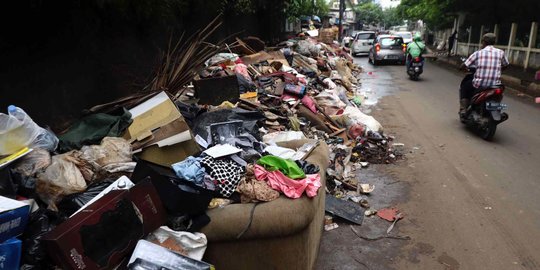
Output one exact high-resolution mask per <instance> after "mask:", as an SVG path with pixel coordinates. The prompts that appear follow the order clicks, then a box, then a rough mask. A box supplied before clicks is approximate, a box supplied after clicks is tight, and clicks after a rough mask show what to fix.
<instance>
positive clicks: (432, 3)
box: [397, 0, 455, 28]
mask: <svg viewBox="0 0 540 270" xmlns="http://www.w3.org/2000/svg"><path fill="white" fill-rule="evenodd" d="M454 4H455V0H402V1H401V3H400V5H399V6H398V7H397V12H398V14H400V15H401V16H402V18H403V19H406V20H413V21H416V20H423V21H424V22H426V23H427V24H428V25H429V26H431V27H432V28H437V27H445V26H448V25H449V24H451V23H452V21H453V20H454V17H453V16H451V14H450V13H451V12H452V11H453V7H454Z"/></svg>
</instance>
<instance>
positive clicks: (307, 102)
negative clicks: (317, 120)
mask: <svg viewBox="0 0 540 270" xmlns="http://www.w3.org/2000/svg"><path fill="white" fill-rule="evenodd" d="M302 104H304V106H306V107H307V108H308V109H309V110H310V111H312V112H313V113H317V106H316V105H315V101H313V99H312V98H311V97H310V96H308V95H305V96H303V97H302Z"/></svg>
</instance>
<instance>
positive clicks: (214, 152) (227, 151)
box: [203, 144, 242, 158]
mask: <svg viewBox="0 0 540 270" xmlns="http://www.w3.org/2000/svg"><path fill="white" fill-rule="evenodd" d="M240 152H242V149H240V148H238V147H234V146H232V145H230V144H218V145H215V146H212V147H210V148H208V149H206V150H205V151H204V152H203V153H205V154H207V155H209V156H211V157H213V158H219V157H224V156H229V155H233V154H236V153H240Z"/></svg>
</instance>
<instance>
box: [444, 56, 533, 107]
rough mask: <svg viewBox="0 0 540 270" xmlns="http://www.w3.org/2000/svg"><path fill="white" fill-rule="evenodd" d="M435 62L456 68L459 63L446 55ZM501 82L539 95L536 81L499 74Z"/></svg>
mask: <svg viewBox="0 0 540 270" xmlns="http://www.w3.org/2000/svg"><path fill="white" fill-rule="evenodd" d="M434 62H435V63H442V64H445V65H442V66H452V67H455V68H458V67H459V66H460V65H461V63H458V61H457V60H455V59H448V58H446V56H441V57H437V58H436V60H435V61H434ZM501 80H502V82H503V83H504V84H505V85H506V86H507V87H510V88H512V89H513V90H515V91H517V92H520V93H523V94H526V95H529V96H532V97H538V96H540V84H539V83H538V82H529V81H525V80H521V79H519V78H516V77H513V76H510V75H505V74H503V75H501Z"/></svg>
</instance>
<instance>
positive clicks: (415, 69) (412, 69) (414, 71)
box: [407, 57, 424, 81]
mask: <svg viewBox="0 0 540 270" xmlns="http://www.w3.org/2000/svg"><path fill="white" fill-rule="evenodd" d="M410 61H411V63H409V68H407V74H408V75H409V78H411V80H413V81H418V77H419V76H420V74H422V72H424V60H423V59H422V57H415V58H412V59H411V60H410Z"/></svg>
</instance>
